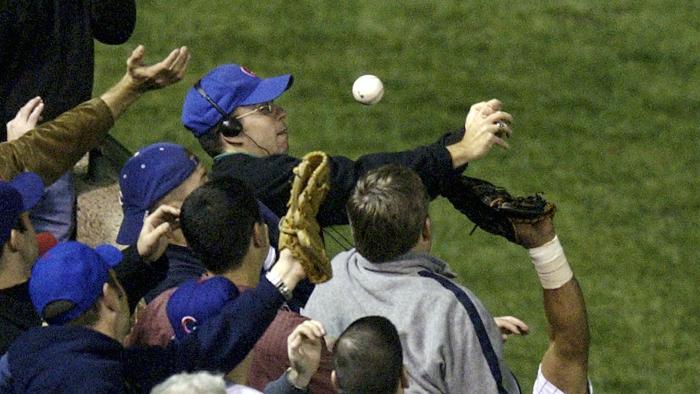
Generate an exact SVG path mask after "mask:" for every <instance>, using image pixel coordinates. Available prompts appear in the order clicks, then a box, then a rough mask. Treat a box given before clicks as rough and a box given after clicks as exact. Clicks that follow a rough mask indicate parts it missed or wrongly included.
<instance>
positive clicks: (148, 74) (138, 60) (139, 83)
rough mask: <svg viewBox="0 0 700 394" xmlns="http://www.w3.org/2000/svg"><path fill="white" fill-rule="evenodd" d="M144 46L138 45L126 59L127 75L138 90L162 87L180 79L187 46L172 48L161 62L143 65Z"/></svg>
mask: <svg viewBox="0 0 700 394" xmlns="http://www.w3.org/2000/svg"><path fill="white" fill-rule="evenodd" d="M145 53H146V48H144V46H143V45H139V46H138V47H136V49H134V51H133V52H131V55H130V56H129V58H128V59H127V60H126V66H127V76H128V77H129V78H130V80H131V81H130V82H131V83H132V84H133V86H134V87H136V89H137V90H138V91H142V92H143V91H147V90H153V89H160V88H164V87H166V86H168V85H172V84H174V83H175V82H178V81H180V80H181V79H182V78H183V77H184V76H185V71H187V64H188V63H189V61H190V53H189V51H188V50H187V47H180V48H177V49H174V50H173V51H172V52H170V54H169V55H168V56H167V57H166V58H165V59H163V60H162V61H161V62H159V63H156V64H153V65H150V66H149V65H145V64H144V62H143V58H144V55H145Z"/></svg>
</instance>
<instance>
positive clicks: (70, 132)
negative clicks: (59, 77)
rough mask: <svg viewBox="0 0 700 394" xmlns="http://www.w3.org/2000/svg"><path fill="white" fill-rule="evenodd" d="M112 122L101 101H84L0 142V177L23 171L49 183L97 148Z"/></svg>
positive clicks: (11, 176)
mask: <svg viewBox="0 0 700 394" xmlns="http://www.w3.org/2000/svg"><path fill="white" fill-rule="evenodd" d="M113 125H114V119H113V118H112V113H111V111H110V109H109V107H107V105H106V104H105V103H104V101H102V100H101V99H100V98H94V99H92V100H89V101H86V102H84V103H82V104H80V105H78V106H77V107H75V108H73V109H71V110H68V111H66V112H64V113H63V114H61V115H60V116H59V117H57V118H56V119H54V120H51V121H49V122H46V123H43V124H41V125H39V126H37V127H36V128H34V129H33V130H31V131H29V132H28V133H27V134H25V135H23V136H22V137H20V138H18V139H16V140H14V141H10V142H3V143H0V179H12V178H13V177H14V176H15V175H17V174H18V173H20V172H22V171H25V170H26V171H32V172H35V173H37V174H38V175H39V176H41V178H42V179H43V180H44V184H45V185H50V184H52V183H53V182H54V181H56V179H58V178H59V177H60V176H61V175H63V173H65V172H66V171H68V170H69V169H71V168H72V167H73V165H75V163H77V162H78V160H80V158H81V157H83V155H84V154H85V153H86V152H87V151H89V150H90V149H92V148H94V147H96V146H97V145H98V144H99V143H100V142H101V141H102V139H103V138H104V137H105V136H106V135H107V133H108V132H109V130H110V129H111V128H112V126H113Z"/></svg>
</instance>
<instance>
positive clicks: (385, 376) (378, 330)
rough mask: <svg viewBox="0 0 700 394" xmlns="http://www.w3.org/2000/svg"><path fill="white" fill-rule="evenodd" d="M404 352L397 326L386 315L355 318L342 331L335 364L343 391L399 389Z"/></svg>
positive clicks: (363, 391)
mask: <svg viewBox="0 0 700 394" xmlns="http://www.w3.org/2000/svg"><path fill="white" fill-rule="evenodd" d="M402 366H403V351H402V350H401V340H400V339H399V333H398V332H397V331H396V327H394V325H393V324H392V323H391V321H389V319H387V318H385V317H382V316H367V317H363V318H361V319H358V320H355V321H354V322H353V323H352V324H350V326H349V327H348V328H346V329H345V331H343V333H342V334H340V337H339V338H338V340H337V341H336V343H335V347H334V349H333V367H334V369H335V374H336V378H337V380H338V382H337V383H338V386H339V388H340V392H341V393H348V394H350V393H352V394H360V393H387V394H392V393H394V392H396V387H397V385H398V384H399V380H400V379H401V367H402Z"/></svg>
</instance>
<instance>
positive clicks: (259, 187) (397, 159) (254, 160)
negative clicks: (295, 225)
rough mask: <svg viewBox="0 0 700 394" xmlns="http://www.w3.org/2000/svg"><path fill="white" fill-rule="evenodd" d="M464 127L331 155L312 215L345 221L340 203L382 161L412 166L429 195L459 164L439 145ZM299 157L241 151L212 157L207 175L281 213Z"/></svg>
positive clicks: (323, 222)
mask: <svg viewBox="0 0 700 394" xmlns="http://www.w3.org/2000/svg"><path fill="white" fill-rule="evenodd" d="M463 135H464V130H462V131H459V132H455V133H448V134H445V135H443V136H442V137H441V138H440V139H439V140H438V141H436V142H435V143H433V144H431V145H426V146H420V147H418V148H415V149H412V150H407V151H402V152H392V153H372V154H368V155H364V156H360V157H359V158H358V159H357V160H351V159H349V158H347V157H344V156H331V157H330V162H331V188H330V190H329V192H328V195H327V196H326V199H325V200H324V202H323V204H321V209H320V210H319V213H318V216H317V219H318V222H319V224H320V225H321V226H322V227H326V226H333V225H343V224H348V218H347V214H346V212H345V204H346V202H347V200H348V198H349V197H350V194H351V193H352V190H353V188H354V187H355V183H357V180H358V179H359V178H360V177H361V176H362V175H364V174H365V173H367V171H369V170H371V169H374V168H377V167H381V166H383V165H386V164H398V165H403V166H406V167H408V168H411V169H413V170H414V171H416V172H417V173H418V175H419V176H420V178H421V179H422V180H423V184H425V187H426V189H427V190H428V194H429V195H430V197H431V198H435V197H437V196H438V195H440V194H441V191H442V190H443V187H445V185H446V184H449V182H450V180H452V179H453V177H455V176H456V175H459V174H461V173H462V172H463V171H464V168H465V167H461V168H458V169H453V168H452V157H451V156H450V153H449V152H448V151H447V149H446V148H445V147H446V146H448V145H451V144H453V143H455V142H457V141H459V140H461V138H462V136H463ZM299 162H300V160H299V159H297V158H295V157H292V156H288V155H273V156H268V157H254V156H250V155H247V154H235V153H234V154H222V155H219V156H217V157H216V158H215V159H214V165H213V166H212V172H211V178H212V179H218V178H226V177H234V178H238V179H242V180H244V181H246V182H248V184H250V185H251V186H252V187H253V190H255V194H256V197H257V198H258V199H259V200H260V201H262V202H263V203H264V204H265V205H267V206H268V207H269V208H270V210H272V212H274V213H275V214H277V215H278V216H280V217H282V216H284V215H285V214H286V213H287V201H288V200H289V192H290V190H291V180H292V177H293V174H292V170H293V169H294V167H296V165H297V164H299Z"/></svg>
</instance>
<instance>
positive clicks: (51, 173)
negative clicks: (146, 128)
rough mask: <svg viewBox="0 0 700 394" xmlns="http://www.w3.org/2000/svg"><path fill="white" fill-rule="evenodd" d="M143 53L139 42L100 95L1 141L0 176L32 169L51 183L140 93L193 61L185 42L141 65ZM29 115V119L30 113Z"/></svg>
mask: <svg viewBox="0 0 700 394" xmlns="http://www.w3.org/2000/svg"><path fill="white" fill-rule="evenodd" d="M143 56H144V49H143V47H142V46H139V47H138V48H136V50H134V52H133V53H132V54H131V56H130V57H129V59H128V60H127V72H126V74H125V75H124V77H123V78H122V79H121V81H119V82H118V83H117V84H116V85H115V86H113V87H112V88H111V89H109V90H108V91H107V92H106V93H104V94H103V95H102V96H101V99H99V98H95V99H92V100H90V101H86V102H84V103H82V104H80V105H78V106H76V107H75V108H72V109H70V110H68V111H66V112H64V113H63V114H61V115H60V116H58V117H57V118H56V119H53V120H51V121H49V122H46V123H43V124H41V125H39V126H37V127H35V128H34V129H32V130H30V131H29V132H27V133H26V134H24V135H22V136H21V137H19V138H18V139H16V140H14V141H10V142H4V143H1V144H0V178H2V179H12V178H13V177H14V176H15V175H17V174H18V173H20V172H22V171H25V170H28V171H32V172H35V173H37V174H38V175H39V176H41V178H42V179H43V181H44V184H47V185H48V184H51V183H53V182H54V181H56V179H58V177H59V176H61V175H62V174H64V173H65V172H66V171H67V170H69V169H70V168H71V167H73V165H74V164H75V163H76V162H77V161H78V160H80V158H81V157H82V156H83V155H84V154H85V153H86V152H87V151H89V150H90V149H92V148H94V147H96V146H97V145H98V144H99V143H100V142H101V141H102V139H103V138H104V136H105V135H106V134H107V132H108V131H109V130H110V128H111V127H112V126H113V124H114V120H115V119H116V118H117V117H119V115H121V114H122V113H123V112H124V111H125V110H126V108H127V107H128V106H129V105H131V104H132V103H133V102H134V101H136V100H137V99H138V98H139V97H140V96H141V94H143V93H144V92H146V91H148V90H152V89H159V88H162V87H165V86H168V85H170V84H173V83H175V82H177V81H179V80H180V79H182V77H183V75H184V73H185V70H186V69H187V62H188V60H189V52H188V51H187V48H185V47H182V48H179V49H176V50H174V51H173V52H171V53H170V55H169V56H168V57H167V58H166V59H165V60H163V61H161V62H160V63H157V64H154V65H152V66H147V65H144V64H143ZM32 102H34V104H36V105H35V106H34V107H33V108H35V109H36V108H38V104H39V103H40V101H39V100H38V99H36V98H35V99H33V100H30V104H31V103H32ZM25 107H27V106H26V105H25ZM25 107H23V109H21V110H20V114H18V117H19V116H21V115H22V114H21V112H22V111H25V109H24V108H25ZM29 107H31V105H29ZM25 112H26V111H25ZM30 114H31V112H30ZM25 118H26V119H25V120H27V121H28V120H30V119H29V116H28V115H27V116H25ZM15 119H17V118H15Z"/></svg>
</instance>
